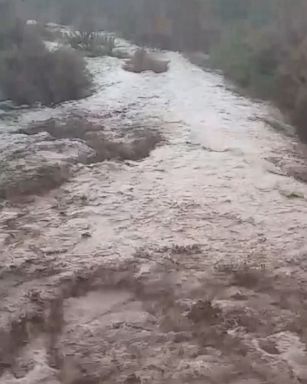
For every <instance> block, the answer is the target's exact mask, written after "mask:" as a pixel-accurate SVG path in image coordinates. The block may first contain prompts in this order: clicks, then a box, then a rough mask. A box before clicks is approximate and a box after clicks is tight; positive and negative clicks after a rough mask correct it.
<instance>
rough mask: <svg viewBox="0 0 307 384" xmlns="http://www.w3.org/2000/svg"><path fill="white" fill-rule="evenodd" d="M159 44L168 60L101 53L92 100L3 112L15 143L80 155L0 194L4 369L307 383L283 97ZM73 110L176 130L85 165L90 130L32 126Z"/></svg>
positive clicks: (104, 378)
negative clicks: (49, 130)
mask: <svg viewBox="0 0 307 384" xmlns="http://www.w3.org/2000/svg"><path fill="white" fill-rule="evenodd" d="M161 55H162V54H161ZM162 56H164V57H165V58H166V59H167V60H170V70H169V71H168V72H167V73H165V74H161V75H154V74H151V73H145V74H141V75H140V74H133V73H128V72H125V71H123V70H122V68H121V62H120V60H118V59H113V58H109V59H106V58H104V59H91V60H90V62H89V65H90V68H91V70H92V72H93V73H94V74H95V79H96V84H97V91H96V93H95V94H94V95H93V96H91V97H90V98H88V99H86V100H83V101H79V102H71V103H65V104H63V105H61V106H58V107H57V108H54V109H47V108H45V109H41V108H37V109H32V110H21V111H16V112H12V113H10V114H8V115H6V114H4V115H2V119H1V127H2V128H1V131H2V132H1V135H2V138H1V146H2V147H3V150H2V154H3V153H6V154H7V152H8V151H10V150H12V151H13V150H14V148H15V149H16V147H18V148H21V147H22V148H23V149H22V150H24V148H27V150H30V151H31V150H32V149H31V148H35V150H36V151H38V152H37V153H38V154H37V156H38V159H39V160H38V161H41V159H46V161H51V160H50V159H52V161H53V163H52V164H53V165H54V163H57V162H60V163H61V162H63V161H64V160H65V158H66V157H67V156H68V155H69V156H70V158H71V159H74V165H73V171H69V175H67V177H65V178H63V179H60V180H59V182H58V184H57V187H56V188H54V187H55V185H54V186H53V189H51V190H49V191H47V192H46V191H45V193H44V194H41V195H39V196H33V195H30V196H27V197H19V198H16V197H14V198H12V199H8V200H5V201H3V203H2V206H1V219H0V225H1V237H0V240H1V269H0V273H1V280H0V295H1V300H0V316H1V318H0V375H1V376H0V383H1V384H2V383H7V384H38V383H44V384H60V383H61V384H102V383H104V384H105V383H106V384H109V383H110V384H111V383H112V384H113V383H114V384H115V383H116V384H117V383H118V384H119V383H125V384H136V383H142V384H147V383H148V384H149V383H150V384H154V383H157V384H158V383H165V384H172V383H173V384H175V383H176V384H180V383H182V384H183V383H185V384H186V383H193V384H194V383H197V384H198V383H199V384H200V383H210V384H211V383H212V384H224V383H225V384H247V383H248V384H258V383H259V384H260V383H273V384H277V383H278V384H280V383H285V384H290V383H291V384H292V383H307V355H306V343H307V332H306V324H307V323H306V321H307V285H306V283H307V278H306V277H307V272H306V268H307V263H306V257H307V244H306V233H307V185H306V184H304V183H303V182H302V179H303V178H304V173H303V171H304V164H305V163H304V157H303V152H304V148H303V147H301V146H300V145H299V144H298V143H297V142H296V139H295V138H293V137H287V136H285V135H283V134H282V133H279V132H277V131H274V130H273V129H272V128H271V127H270V126H269V125H268V124H267V123H265V121H267V119H269V118H271V117H272V115H273V114H274V116H275V114H276V112H274V111H273V110H272V109H271V108H270V107H269V106H266V105H264V104H261V103H257V102H255V101H250V100H248V99H246V98H243V97H240V96H238V95H236V94H235V93H233V92H232V91H231V90H229V89H228V88H227V86H226V84H225V83H224V80H223V79H222V77H220V76H219V75H217V74H213V73H208V72H205V71H203V70H201V69H200V68H197V67H196V66H194V65H192V64H191V63H189V62H188V61H187V60H186V59H184V58H183V57H182V56H180V55H179V54H175V53H164V54H163V55H162ZM72 111H74V112H76V111H78V113H79V114H80V115H84V116H88V117H89V118H91V119H92V120H93V121H95V122H97V121H100V122H101V121H102V124H103V125H104V127H105V128H104V129H105V130H106V131H109V132H119V135H120V134H122V133H123V132H124V131H125V130H129V129H130V130H131V131H133V130H134V129H136V128H135V127H140V126H141V127H154V128H157V129H158V130H159V132H160V133H161V135H163V138H164V140H163V142H162V143H160V145H158V147H156V149H154V150H153V151H152V152H151V154H150V155H149V156H148V157H146V158H145V159H143V160H140V161H130V160H129V161H121V162H118V161H104V162H96V163H92V164H89V163H88V162H87V161H83V162H82V164H80V163H78V156H79V155H78V154H80V153H81V152H82V151H85V150H84V147H83V146H84V144H83V143H81V142H80V141H78V142H76V141H73V140H71V141H69V139H67V138H66V139H62V140H63V141H52V140H50V137H49V136H48V134H46V135H47V136H46V135H44V134H42V133H39V134H37V135H34V136H27V135H24V134H22V133H20V132H21V131H20V128H24V127H26V126H28V124H29V123H31V122H32V121H35V122H37V121H42V120H46V119H48V118H50V117H56V118H61V117H64V116H67V115H68V114H69V113H71V112H72ZM274 118H275V117H274ZM17 130H19V131H18V132H19V133H18V132H17ZM16 132H17V133H16ZM46 140H47V143H49V144H48V145H47V144H46V145H45V144H44V145H43V144H42V143H46ZM48 140H49V141H48ZM50 143H52V146H51V144H50ZM76 143H77V144H76ZM60 144H61V146H60ZM59 147H61V148H62V149H61V151H55V150H54V149H53V148H56V149H57V150H58V148H59ZM29 148H30V149H29ZM53 150H54V152H52V151H53ZM70 151H71V152H70ZM85 152H86V151H85ZM82 153H83V152H82ZM86 153H87V152H86ZM65 156H66V157H65ZM27 158H28V157H27ZM31 159H32V157H31ZM35 159H36V158H34V159H32V163H33V161H35ZM42 161H43V160H42ZM44 161H45V160H44ZM24 163H25V160H23V159H21V160H20V163H18V164H19V165H18V167H19V168H18V167H17V168H18V169H22V170H23V169H24V168H22V167H24ZM32 163H31V164H32ZM61 164H62V163H61ZM20 167H21V168H20ZM2 172H4V171H2ZM37 177H41V176H40V174H39V175H38V176H37ZM7 197H10V196H7Z"/></svg>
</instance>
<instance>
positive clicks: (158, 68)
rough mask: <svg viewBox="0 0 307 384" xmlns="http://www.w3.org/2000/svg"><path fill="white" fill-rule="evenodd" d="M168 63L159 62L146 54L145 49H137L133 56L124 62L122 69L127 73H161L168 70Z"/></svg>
mask: <svg viewBox="0 0 307 384" xmlns="http://www.w3.org/2000/svg"><path fill="white" fill-rule="evenodd" d="M168 66H169V62H168V61H164V60H159V59H156V58H154V57H152V56H151V55H149V53H148V52H146V50H145V49H138V50H136V51H135V53H134V55H133V56H132V57H131V58H130V59H129V60H127V61H126V63H125V64H124V66H123V68H124V69H125V70H126V71H129V72H135V73H141V72H144V71H153V72H155V73H163V72H166V71H167V70H168Z"/></svg>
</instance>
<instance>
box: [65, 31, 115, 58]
mask: <svg viewBox="0 0 307 384" xmlns="http://www.w3.org/2000/svg"><path fill="white" fill-rule="evenodd" d="M67 40H68V43H69V44H70V45H71V47H72V48H74V49H77V50H81V51H83V52H84V53H85V54H86V55H87V56H90V57H96V56H104V55H107V56H112V55H113V49H114V48H115V37H113V36H108V35H102V34H100V33H98V32H94V31H75V32H72V33H70V34H69V35H68V37H67Z"/></svg>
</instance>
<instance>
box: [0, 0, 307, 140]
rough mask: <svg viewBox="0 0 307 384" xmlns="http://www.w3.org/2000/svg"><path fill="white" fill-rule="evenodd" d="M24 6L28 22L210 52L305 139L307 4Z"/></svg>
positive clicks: (133, 1) (96, 1)
mask: <svg viewBox="0 0 307 384" xmlns="http://www.w3.org/2000/svg"><path fill="white" fill-rule="evenodd" d="M1 1H4V0H0V2H1ZM11 1H13V0H11ZM15 1H16V2H18V0H15ZM20 3H21V4H22V5H21V9H22V12H23V14H27V17H33V18H41V19H42V20H44V21H47V20H48V21H56V22H60V23H63V24H75V25H77V26H78V25H79V26H80V25H81V24H82V23H84V21H85V20H87V22H88V21H89V20H90V21H91V23H92V24H93V25H94V28H95V29H113V30H118V31H120V32H121V33H122V34H123V35H124V36H127V37H129V38H131V39H134V40H136V41H137V42H141V43H144V44H153V45H156V46H159V47H161V48H168V49H175V50H200V51H204V52H206V53H209V54H210V62H211V65H213V66H214V67H215V68H220V69H222V70H223V72H224V73H225V75H226V76H228V77H229V78H230V79H232V80H233V81H235V82H236V83H237V84H238V85H240V86H241V87H243V88H245V89H248V91H249V92H251V93H252V94H253V95H255V96H258V97H261V98H267V99H270V100H273V101H274V102H276V103H277V105H278V106H280V107H281V108H282V109H283V110H284V111H285V112H286V113H287V115H288V116H289V117H290V118H291V120H292V121H293V122H294V123H295V124H296V125H297V127H298V132H299V134H300V136H301V137H302V138H303V139H305V140H307V128H306V126H307V108H306V107H307V53H306V52H307V23H306V22H305V19H306V18H307V2H306V0H295V1H289V0H188V1H187V0H88V1H84V0H25V1H20ZM0 33H1V32H0Z"/></svg>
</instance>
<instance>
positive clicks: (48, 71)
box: [0, 36, 91, 105]
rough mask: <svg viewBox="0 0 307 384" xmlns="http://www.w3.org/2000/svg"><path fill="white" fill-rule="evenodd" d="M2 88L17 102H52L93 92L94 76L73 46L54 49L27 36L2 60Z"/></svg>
mask: <svg viewBox="0 0 307 384" xmlns="http://www.w3.org/2000/svg"><path fill="white" fill-rule="evenodd" d="M1 64H2V65H1V67H2V68H1V77H0V87H1V88H2V89H3V91H4V94H5V96H6V97H7V98H9V99H11V100H12V101H14V102H15V103H17V104H30V105H31V104H34V103H36V102H39V103H42V104H44V105H52V104H56V103H60V102H62V101H65V100H72V99H80V98H82V97H85V96H87V95H88V94H89V91H90V87H91V76H90V74H89V72H88V71H87V68H86V63H85V61H84V59H83V58H82V57H81V56H79V55H78V54H77V53H76V52H74V51H73V50H71V49H66V48H60V49H58V50H56V51H53V52H50V51H49V50H48V49H47V48H46V47H45V45H44V44H43V42H42V41H41V40H40V39H38V38H36V39H32V38H31V37H30V36H29V37H27V36H25V37H24V38H23V40H22V42H21V44H20V45H19V46H18V47H12V48H11V49H10V50H8V51H7V52H6V53H5V55H4V57H3V60H2V63H1Z"/></svg>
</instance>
